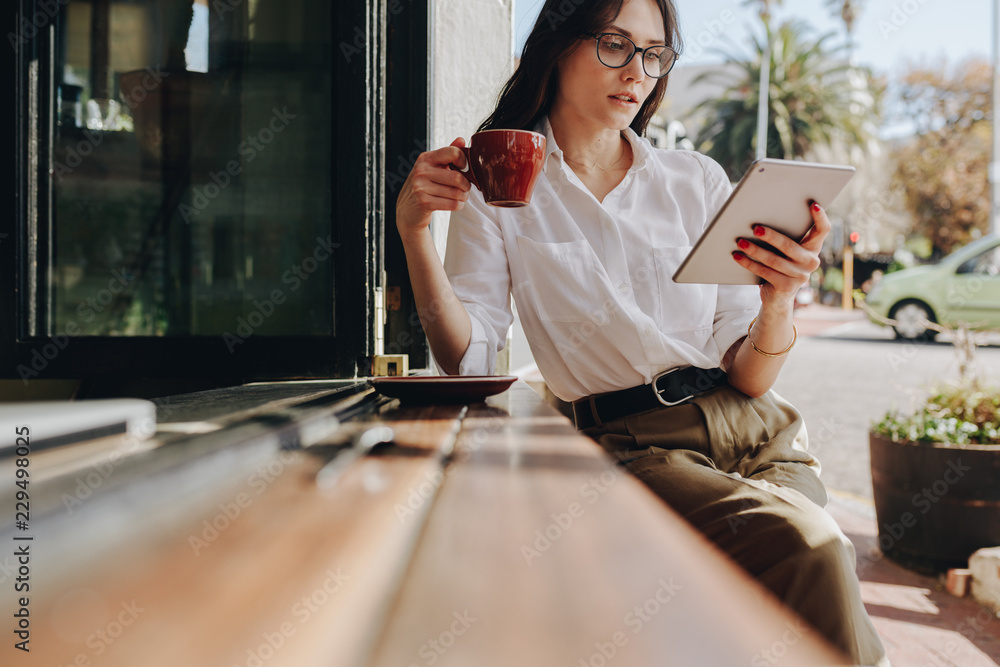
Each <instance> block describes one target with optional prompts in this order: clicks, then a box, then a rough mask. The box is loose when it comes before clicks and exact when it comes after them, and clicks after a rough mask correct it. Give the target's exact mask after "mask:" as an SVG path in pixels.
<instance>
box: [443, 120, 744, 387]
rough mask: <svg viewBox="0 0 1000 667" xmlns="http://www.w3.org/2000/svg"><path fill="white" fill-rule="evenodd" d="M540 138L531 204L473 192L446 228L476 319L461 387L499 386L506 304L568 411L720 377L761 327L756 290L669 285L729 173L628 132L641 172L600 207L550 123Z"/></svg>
mask: <svg viewBox="0 0 1000 667" xmlns="http://www.w3.org/2000/svg"><path fill="white" fill-rule="evenodd" d="M538 129H539V131H540V132H542V133H543V134H545V136H546V139H547V142H546V157H545V163H544V166H543V170H542V174H541V176H540V177H539V179H538V182H537V184H536V186H535V190H534V193H533V195H532V198H531V205H530V206H526V207H523V208H517V209H502V208H494V207H491V206H488V205H486V203H485V202H484V200H483V196H482V194H481V193H480V192H479V191H478V190H477V189H476V188H473V190H472V193H471V196H470V198H469V201H468V202H467V203H466V205H465V208H464V209H463V210H462V211H460V212H457V213H454V214H452V216H451V224H450V227H449V230H448V246H447V252H446V255H445V261H444V267H445V271H446V272H447V274H448V278H449V280H450V281H451V285H452V288H453V289H454V291H455V294H456V296H457V297H458V299H459V300H460V301H461V302H462V303H463V304H464V305H465V307H466V309H467V310H468V312H469V317H470V319H471V320H472V341H471V343H470V345H469V349H468V351H467V352H466V353H465V356H464V357H463V358H462V361H461V364H460V366H459V374H460V375H492V374H493V372H494V369H495V367H496V357H497V352H499V351H500V350H501V349H503V346H504V344H505V343H506V339H507V331H508V330H509V328H510V326H511V324H512V323H513V320H514V317H513V313H512V311H511V306H510V298H511V295H513V297H514V300H515V302H516V304H517V311H518V314H519V316H520V318H521V324H522V325H523V327H524V332H525V336H526V337H527V339H528V344H529V345H530V347H531V351H532V354H533V356H534V358H535V363H536V364H537V365H538V369H539V371H540V372H541V374H542V376H543V377H544V378H545V381H546V384H547V385H548V386H549V388H550V389H551V390H552V392H553V393H554V394H555V395H556V396H558V397H559V398H561V399H563V400H564V401H574V400H576V399H579V398H583V397H584V396H590V395H592V394H599V393H604V392H608V391H615V390H618V389H626V388H628V387H634V386H636V385H639V384H646V383H649V382H651V381H652V378H653V377H654V376H655V375H656V374H657V373H659V372H662V371H664V370H669V369H671V368H677V367H682V366H697V367H700V368H715V367H718V366H719V365H720V364H721V362H722V358H723V356H724V355H725V353H726V351H727V350H728V349H729V348H730V347H731V346H732V344H733V343H735V342H736V341H737V340H739V338H740V337H742V336H744V335H746V331H747V327H748V325H749V324H750V321H751V320H752V319H753V317H754V316H755V315H757V313H758V311H759V308H760V293H759V290H758V288H757V287H754V286H724V285H723V286H720V285H681V284H677V283H675V282H673V280H672V278H671V276H673V274H674V272H675V271H676V269H677V268H678V267H679V266H680V264H681V262H682V261H683V260H684V258H685V257H686V256H687V254H688V252H689V251H690V250H691V248H692V247H693V245H694V243H695V241H697V239H698V238H699V237H700V236H701V233H702V231H703V230H704V229H705V227H706V225H707V224H708V223H709V222H710V221H711V220H712V218H713V217H714V216H715V214H716V213H717V212H718V211H719V209H721V208H722V205H723V204H724V203H725V201H726V199H727V198H728V197H729V194H730V192H731V191H732V186H731V185H730V183H729V179H728V178H727V176H726V173H725V171H723V169H722V167H720V166H719V165H718V164H717V163H716V162H715V161H713V160H712V159H710V158H708V157H706V156H704V155H702V154H700V153H695V152H690V151H681V150H662V149H657V148H654V147H653V146H652V145H651V144H650V143H649V141H648V140H646V139H642V138H640V137H638V136H637V135H636V134H635V133H634V132H633V131H632V130H631V129H628V130H626V131H625V135H626V138H627V139H628V141H629V142H630V143H631V145H632V149H633V154H634V156H635V159H634V160H633V164H632V167H631V168H630V169H629V171H628V173H627V174H626V175H625V178H624V180H623V181H622V182H621V183H620V184H619V185H618V187H616V188H615V189H614V190H613V191H612V192H611V193H610V194H608V195H607V196H606V197H605V198H604V201H603V202H599V201H598V200H597V198H596V197H595V196H594V195H593V194H592V193H591V192H590V190H588V189H587V187H586V186H585V185H584V184H583V182H582V181H581V180H580V178H579V177H578V176H577V175H576V174H575V173H574V172H573V170H572V169H571V168H570V167H569V166H568V165H567V163H566V162H565V159H564V157H563V153H562V151H561V150H560V149H559V147H558V145H556V141H555V138H554V137H553V136H552V128H551V126H550V125H549V122H548V120H543V121H542V123H541V124H540V127H539V128H538ZM435 365H436V364H435ZM437 370H438V372H441V369H440V367H437Z"/></svg>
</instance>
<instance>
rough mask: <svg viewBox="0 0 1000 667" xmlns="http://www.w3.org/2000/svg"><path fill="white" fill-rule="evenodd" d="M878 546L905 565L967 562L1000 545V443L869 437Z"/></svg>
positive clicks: (942, 566)
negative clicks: (918, 441) (975, 554)
mask: <svg viewBox="0 0 1000 667" xmlns="http://www.w3.org/2000/svg"><path fill="white" fill-rule="evenodd" d="M869 446H870V450H871V470H872V486H873V490H874V495H875V513H876V515H877V517H878V531H879V547H880V548H881V549H882V552H883V553H885V555H887V556H889V557H890V558H892V559H893V560H895V561H897V562H899V563H900V564H902V565H905V566H907V567H910V568H913V569H917V570H922V571H926V572H940V571H944V570H946V569H948V568H952V567H967V565H968V559H969V556H970V555H971V554H972V553H973V552H974V551H976V550H977V549H980V548H982V547H992V546H997V545H1000V447H997V446H987V445H971V446H967V447H954V446H948V445H939V444H923V443H921V444H913V443H908V442H907V443H899V442H893V441H892V440H890V439H888V438H886V437H883V436H881V435H877V434H874V433H871V434H869Z"/></svg>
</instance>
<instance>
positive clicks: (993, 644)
mask: <svg viewBox="0 0 1000 667" xmlns="http://www.w3.org/2000/svg"><path fill="white" fill-rule="evenodd" d="M827 510H828V511H829V512H830V514H831V515H833V517H834V519H836V521H837V523H838V524H839V525H840V527H841V528H842V529H843V531H844V532H845V533H846V534H847V536H848V537H849V538H850V539H851V541H852V542H853V543H854V547H855V549H856V550H857V553H858V577H859V578H860V579H861V595H862V598H863V599H864V601H865V606H866V607H867V608H868V613H869V614H870V615H871V617H872V622H873V623H874V624H875V628H876V629H877V630H878V633H879V635H880V636H881V637H882V643H883V644H884V645H885V649H886V652H887V653H888V655H889V660H890V662H891V663H892V667H1000V620H998V619H997V618H996V616H995V615H994V614H993V613H992V612H990V611H989V610H988V609H986V608H985V607H983V606H981V605H979V604H978V603H976V601H975V600H973V599H972V598H971V596H967V597H965V598H961V599H959V598H956V597H954V596H952V595H950V594H948V593H947V592H946V591H945V590H944V584H943V582H940V581H938V580H937V579H934V578H931V577H924V576H921V575H918V574H915V573H913V572H910V571H909V570H906V569H903V568H902V567H900V566H899V565H896V564H895V563H894V562H892V561H891V560H889V559H888V558H883V557H882V554H881V552H880V551H879V550H878V531H877V524H876V520H875V508H874V507H873V506H872V505H871V504H869V502H868V501H867V500H864V499H856V498H854V497H853V496H849V495H845V494H840V493H837V492H831V494H830V503H829V504H828V505H827Z"/></svg>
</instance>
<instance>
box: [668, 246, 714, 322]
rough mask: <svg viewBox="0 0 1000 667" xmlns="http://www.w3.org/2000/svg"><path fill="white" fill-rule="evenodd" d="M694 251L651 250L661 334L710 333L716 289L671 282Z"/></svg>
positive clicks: (674, 248) (675, 248)
mask: <svg viewBox="0 0 1000 667" xmlns="http://www.w3.org/2000/svg"><path fill="white" fill-rule="evenodd" d="M693 247H694V246H673V247H666V248H653V265H654V266H655V267H656V281H657V286H658V287H659V293H660V294H659V308H658V309H657V324H658V325H659V327H660V331H662V332H663V333H668V334H669V333H680V332H684V331H701V330H703V329H709V330H710V329H712V326H713V323H714V322H715V306H716V299H717V297H718V289H717V286H716V285H696V284H682V283H675V282H674V279H673V276H674V273H676V272H677V269H678V268H680V265H681V263H683V261H684V258H685V257H687V256H688V255H689V254H690V253H691V249H692V248H693Z"/></svg>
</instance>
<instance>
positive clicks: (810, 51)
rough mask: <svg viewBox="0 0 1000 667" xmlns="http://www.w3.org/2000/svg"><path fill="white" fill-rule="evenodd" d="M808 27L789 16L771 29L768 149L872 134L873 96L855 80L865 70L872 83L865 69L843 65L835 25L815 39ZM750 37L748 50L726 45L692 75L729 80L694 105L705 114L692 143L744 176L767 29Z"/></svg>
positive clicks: (799, 153)
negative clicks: (714, 63) (714, 62)
mask: <svg viewBox="0 0 1000 667" xmlns="http://www.w3.org/2000/svg"><path fill="white" fill-rule="evenodd" d="M809 33H810V29H809V27H808V26H807V25H806V24H804V23H801V22H789V23H785V24H783V25H782V26H780V27H779V28H778V31H777V33H775V34H774V35H773V40H772V43H773V45H774V48H773V51H772V57H771V63H770V65H771V67H770V73H771V77H770V80H771V82H770V87H769V89H770V95H769V120H768V132H767V142H768V144H767V148H768V150H767V153H768V156H769V157H776V158H783V159H793V158H802V157H805V156H806V154H807V153H808V152H809V150H810V149H811V148H812V147H813V146H814V145H831V144H833V143H835V142H837V141H844V142H849V143H852V144H862V145H865V144H867V143H868V141H869V140H870V138H871V137H870V132H869V130H868V127H870V126H871V125H872V124H871V120H872V119H873V118H875V117H877V115H878V108H877V107H878V103H877V99H878V98H877V96H876V97H875V98H874V101H873V100H871V99H870V100H869V101H867V102H866V101H865V100H864V99H863V97H862V96H860V95H858V93H859V90H858V83H857V82H858V75H859V74H861V75H864V76H865V77H866V78H868V80H869V87H870V80H871V76H870V74H869V73H867V72H866V71H864V70H859V69H858V68H851V67H850V66H849V65H848V63H847V61H846V59H845V57H844V55H845V54H844V50H845V48H844V46H843V45H841V46H840V47H833V46H829V42H830V40H831V39H832V38H833V37H834V35H833V34H832V33H831V34H826V35H823V36H821V37H819V39H817V40H815V41H813V40H812V39H810V38H809ZM751 41H752V44H751V53H750V55H749V56H748V55H746V54H744V53H730V52H723V56H724V57H725V68H724V69H719V70H713V71H710V72H707V73H705V74H703V75H701V76H700V77H698V78H697V79H696V83H698V82H701V81H704V80H708V81H711V82H715V83H720V84H722V85H724V86H726V90H725V92H724V93H723V94H722V95H721V96H720V97H713V98H710V99H707V100H704V101H703V102H702V103H701V104H699V105H698V107H697V108H696V111H697V112H704V113H705V115H706V116H707V117H708V119H709V120H708V122H707V123H706V125H705V127H704V128H703V129H702V131H701V133H700V134H699V135H698V139H697V141H696V144H697V145H698V147H699V150H701V151H702V152H704V153H706V154H708V155H710V156H711V157H713V158H715V159H716V160H717V161H718V162H719V163H720V164H721V165H722V166H723V167H724V168H725V169H726V171H727V172H728V173H729V176H730V178H732V179H733V180H737V179H738V178H739V177H740V176H742V174H743V172H744V171H745V170H746V168H747V167H748V166H749V165H750V163H751V162H752V161H753V158H754V135H755V133H756V129H757V108H758V104H759V91H760V85H759V84H758V81H759V80H760V68H761V63H762V62H763V61H764V56H763V54H764V52H765V49H766V47H767V37H765V38H761V39H758V38H756V37H754V38H751ZM734 71H735V72H737V74H735V75H734V74H733V73H732V72H734ZM862 92H868V93H869V94H870V93H871V92H872V91H871V90H867V91H862Z"/></svg>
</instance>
